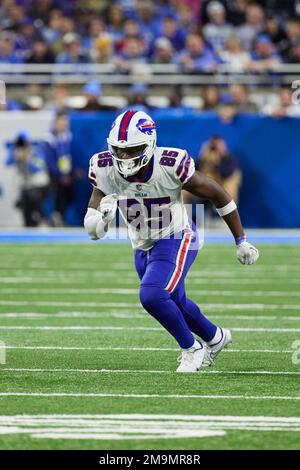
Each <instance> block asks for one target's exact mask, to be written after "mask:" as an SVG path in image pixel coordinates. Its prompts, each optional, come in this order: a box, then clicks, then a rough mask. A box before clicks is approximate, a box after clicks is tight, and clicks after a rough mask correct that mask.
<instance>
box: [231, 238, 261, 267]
mask: <svg viewBox="0 0 300 470" xmlns="http://www.w3.org/2000/svg"><path fill="white" fill-rule="evenodd" d="M236 254H237V258H238V260H239V262H240V263H242V264H254V263H255V262H256V261H257V260H258V258H259V251H258V249H257V248H255V246H253V245H251V243H248V242H246V241H245V242H242V243H240V244H239V245H238V246H237V249H236Z"/></svg>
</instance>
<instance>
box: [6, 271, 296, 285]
mask: <svg viewBox="0 0 300 470" xmlns="http://www.w3.org/2000/svg"><path fill="white" fill-rule="evenodd" d="M108 277H110V276H109V273H107V274H106V275H105V274H103V275H100V274H97V275H96V276H95V278H92V279H91V278H88V277H84V278H81V277H77V278H74V277H72V276H68V275H63V276H59V274H58V273H57V275H56V276H55V275H53V276H52V277H47V276H44V274H43V276H42V275H40V276H35V277H33V276H29V275H28V274H27V275H25V274H24V276H0V282H1V283H2V284H18V286H19V284H21V283H23V284H37V285H40V284H49V283H57V281H59V283H60V284H70V285H74V284H87V283H89V284H92V283H96V282H98V281H100V280H101V281H102V279H106V281H107V278H108ZM111 277H112V278H113V282H114V283H115V284H121V285H124V284H130V285H131V284H134V283H136V282H137V276H136V275H132V276H129V275H128V274H126V278H120V277H119V278H116V274H114V275H113V276H111ZM283 281H288V283H289V284H290V285H296V286H299V280H298V279H295V278H284V279H282V278H278V279H277V278H274V277H271V278H266V277H263V278H257V276H256V277H255V279H254V278H246V277H245V276H243V277H242V278H241V277H236V278H230V277H228V276H226V278H216V277H214V286H217V285H218V284H222V285H223V284H226V285H228V284H229V285H232V286H234V285H237V286H241V285H245V286H250V285H259V286H260V287H261V286H262V285H267V286H269V285H270V286H271V287H274V284H276V283H279V284H280V287H281V286H282V282H283ZM211 283H212V280H211V279H210V278H203V277H194V278H191V277H189V279H188V285H192V284H195V285H199V284H200V285H201V286H203V285H206V284H208V285H209V286H211Z"/></svg>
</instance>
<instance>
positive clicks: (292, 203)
mask: <svg viewBox="0 0 300 470" xmlns="http://www.w3.org/2000/svg"><path fill="white" fill-rule="evenodd" d="M152 116H153V118H154V119H155V120H156V122H157V125H158V144H159V145H162V146H170V147H183V148H185V149H187V150H188V151H189V152H190V154H191V155H192V156H193V157H196V156H197V155H198V152H199V148H200V147H201V145H202V144H203V142H205V141H206V140H207V139H209V138H210V137H211V136H212V135H215V134H218V135H221V136H223V137H224V138H225V140H226V142H227V144H228V146H229V148H230V150H231V151H232V152H233V153H234V154H235V155H236V156H237V158H238V159H239V161H240V164H241V167H242V170H243V185H242V189H241V193H240V212H241V216H242V219H243V223H244V225H245V226H246V227H252V228H259V227H270V228H273V227H280V228H293V227H300V204H299V196H300V192H299V188H300V183H299V179H300V119H297V118H282V119H273V118H269V117H262V116H257V115H239V116H236V117H235V118H234V119H233V121H232V122H231V123H229V124H226V123H224V122H222V121H221V119H220V118H219V117H218V116H217V115H216V114H215V113H205V114H204V113H202V114H201V113H199V112H188V113H187V112H180V111H167V110H161V111H155V112H153V113H152ZM114 117H115V115H114V114H113V113H109V112H101V113H72V114H71V127H72V131H73V136H74V142H73V152H74V156H75V162H76V164H77V165H78V166H79V167H82V168H85V169H87V168H88V162H89V158H90V157H91V155H93V154H94V153H96V152H98V151H101V150H104V149H105V148H106V137H107V134H108V132H109V129H110V125H111V123H112V121H113V120H114ZM90 192H91V187H90V185H89V183H88V182H87V181H81V182H78V183H77V184H76V201H75V202H76V203H75V205H74V208H73V210H72V211H71V213H70V214H69V220H70V221H71V222H72V224H74V225H76V224H80V223H81V221H82V217H83V215H84V212H85V209H86V204H87V201H88V198H89V195H90Z"/></svg>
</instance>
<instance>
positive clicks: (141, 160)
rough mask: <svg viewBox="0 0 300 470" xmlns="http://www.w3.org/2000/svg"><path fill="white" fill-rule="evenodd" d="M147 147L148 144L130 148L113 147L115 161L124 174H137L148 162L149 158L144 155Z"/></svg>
mask: <svg viewBox="0 0 300 470" xmlns="http://www.w3.org/2000/svg"><path fill="white" fill-rule="evenodd" d="M146 147H147V146H146V145H139V146H136V147H130V148H128V149H126V148H124V149H123V148H117V147H112V156H113V160H114V163H115V164H116V166H117V169H118V171H119V172H120V173H121V174H122V175H123V176H125V177H127V176H132V175H135V174H136V173H138V172H139V170H140V169H141V168H142V167H143V166H145V165H146V164H147V162H148V158H147V157H146V156H145V155H144V152H145V150H146ZM126 150H127V151H126ZM131 155H132V157H131Z"/></svg>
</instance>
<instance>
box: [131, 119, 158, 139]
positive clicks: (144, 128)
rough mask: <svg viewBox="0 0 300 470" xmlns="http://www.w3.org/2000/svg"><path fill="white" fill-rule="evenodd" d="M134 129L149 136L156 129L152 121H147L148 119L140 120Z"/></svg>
mask: <svg viewBox="0 0 300 470" xmlns="http://www.w3.org/2000/svg"><path fill="white" fill-rule="evenodd" d="M136 127H137V128H138V130H139V131H141V132H143V133H144V134H148V135H151V134H153V131H154V130H155V129H156V124H155V123H154V122H153V121H149V120H148V119H140V120H139V122H138V123H137V125H136Z"/></svg>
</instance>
